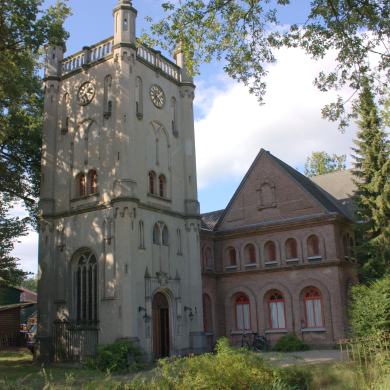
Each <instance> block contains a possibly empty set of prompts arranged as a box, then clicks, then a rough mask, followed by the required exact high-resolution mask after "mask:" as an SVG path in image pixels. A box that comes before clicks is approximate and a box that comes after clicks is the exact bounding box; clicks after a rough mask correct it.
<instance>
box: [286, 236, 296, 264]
mask: <svg viewBox="0 0 390 390" xmlns="http://www.w3.org/2000/svg"><path fill="white" fill-rule="evenodd" d="M286 257H287V260H292V259H297V258H298V245H297V241H296V240H294V239H293V238H290V239H289V240H287V241H286Z"/></svg>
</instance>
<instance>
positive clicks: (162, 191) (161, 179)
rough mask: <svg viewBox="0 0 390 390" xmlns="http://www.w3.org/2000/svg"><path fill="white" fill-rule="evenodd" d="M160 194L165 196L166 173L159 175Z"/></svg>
mask: <svg viewBox="0 0 390 390" xmlns="http://www.w3.org/2000/svg"><path fill="white" fill-rule="evenodd" d="M158 194H159V195H160V196H161V197H165V177H164V175H160V176H159V177H158Z"/></svg>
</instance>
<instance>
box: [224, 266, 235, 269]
mask: <svg viewBox="0 0 390 390" xmlns="http://www.w3.org/2000/svg"><path fill="white" fill-rule="evenodd" d="M226 269H237V266H236V265H229V266H228V267H226Z"/></svg>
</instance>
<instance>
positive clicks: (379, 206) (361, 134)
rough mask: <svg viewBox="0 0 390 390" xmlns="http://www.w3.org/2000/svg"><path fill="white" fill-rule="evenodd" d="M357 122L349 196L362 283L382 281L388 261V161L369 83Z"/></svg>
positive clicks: (389, 214)
mask: <svg viewBox="0 0 390 390" xmlns="http://www.w3.org/2000/svg"><path fill="white" fill-rule="evenodd" d="M358 114H359V117H360V120H358V121H357V122H356V124H357V126H358V128H359V129H360V130H359V131H358V132H357V137H358V139H357V140H354V141H353V142H354V144H355V145H356V148H352V150H353V151H354V152H355V156H352V157H353V158H354V159H355V163H354V165H355V168H356V170H355V171H354V172H353V173H354V175H355V176H357V177H358V178H359V181H357V180H356V181H355V184H356V186H357V190H356V191H355V193H354V195H353V196H352V201H353V203H354V205H355V207H356V211H355V217H356V218H357V220H358V221H359V223H358V224H357V226H356V233H357V235H358V240H357V244H358V246H357V247H354V248H353V250H354V251H355V252H356V253H357V254H358V256H359V259H360V261H361V262H362V264H363V267H362V268H361V270H360V273H361V277H362V279H363V280H364V281H366V282H367V281H371V280H374V279H377V278H380V277H382V276H383V275H384V274H385V273H386V272H387V271H388V269H389V260H390V256H389V255H390V245H389V239H390V226H389V221H390V203H389V202H390V183H389V178H390V161H389V142H388V140H387V133H386V132H385V131H384V130H383V123H382V120H381V118H380V117H379V114H378V109H377V106H376V104H375V102H374V96H373V94H372V92H371V89H370V85H369V82H368V80H364V82H363V91H362V93H361V95H360V98H359V104H358Z"/></svg>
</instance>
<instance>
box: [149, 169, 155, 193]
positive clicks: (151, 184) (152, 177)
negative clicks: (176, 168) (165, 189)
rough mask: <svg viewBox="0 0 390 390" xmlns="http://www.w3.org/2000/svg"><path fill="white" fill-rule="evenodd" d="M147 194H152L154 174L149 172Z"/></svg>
mask: <svg viewBox="0 0 390 390" xmlns="http://www.w3.org/2000/svg"><path fill="white" fill-rule="evenodd" d="M149 194H152V195H154V174H153V172H149Z"/></svg>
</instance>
